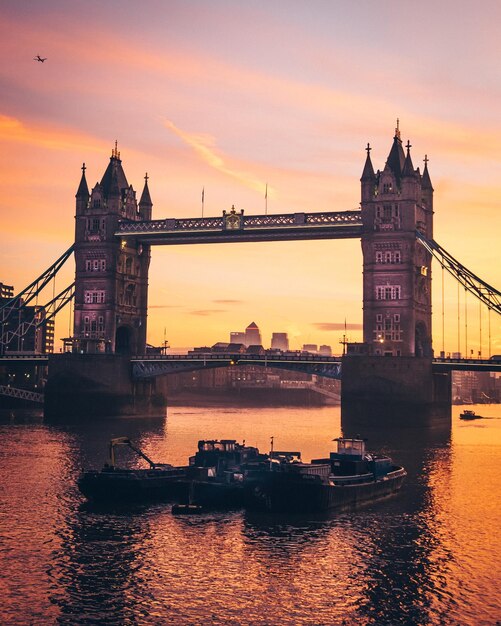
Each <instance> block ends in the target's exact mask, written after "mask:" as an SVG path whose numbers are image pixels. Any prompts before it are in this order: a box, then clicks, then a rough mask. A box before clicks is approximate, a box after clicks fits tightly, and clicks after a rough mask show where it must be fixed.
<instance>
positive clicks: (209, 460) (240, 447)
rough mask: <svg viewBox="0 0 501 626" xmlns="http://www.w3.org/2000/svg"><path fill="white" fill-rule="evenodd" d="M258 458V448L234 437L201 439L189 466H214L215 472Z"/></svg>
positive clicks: (218, 472)
mask: <svg viewBox="0 0 501 626" xmlns="http://www.w3.org/2000/svg"><path fill="white" fill-rule="evenodd" d="M258 458H259V450H258V449H257V448H254V447H252V446H246V445H245V442H244V443H242V444H240V443H238V442H237V441H236V440H235V439H221V440H219V439H201V440H200V441H199V442H198V451H197V453H196V454H195V456H191V457H190V466H196V467H214V468H216V472H217V474H220V473H221V472H223V471H224V470H227V469H230V468H234V467H236V466H240V465H242V464H243V463H248V462H250V461H254V460H256V459H258Z"/></svg>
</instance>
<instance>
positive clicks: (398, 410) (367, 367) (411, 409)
mask: <svg viewBox="0 0 501 626" xmlns="http://www.w3.org/2000/svg"><path fill="white" fill-rule="evenodd" d="M342 372H343V373H342V383H341V412H342V422H343V431H345V430H347V432H346V434H349V433H348V431H351V429H352V428H363V427H364V426H367V427H377V426H378V425H381V426H390V427H393V426H415V425H419V424H423V425H425V424H427V423H429V422H430V420H431V421H434V420H436V419H438V420H439V421H442V422H443V421H447V422H448V423H450V419H451V378H450V373H446V374H436V373H434V372H433V370H432V360H431V358H418V357H373V356H358V355H357V356H346V357H344V358H343V363H342ZM361 434H362V432H361Z"/></svg>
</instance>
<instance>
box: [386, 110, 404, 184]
mask: <svg viewBox="0 0 501 626" xmlns="http://www.w3.org/2000/svg"><path fill="white" fill-rule="evenodd" d="M404 163H405V155H404V149H403V148H402V140H401V139H400V128H399V120H397V127H396V128H395V136H394V137H393V144H392V146H391V150H390V153H389V155H388V158H387V159H386V166H387V167H389V168H390V170H391V171H392V172H393V174H394V175H395V178H396V179H397V182H400V178H401V177H402V169H403V167H404Z"/></svg>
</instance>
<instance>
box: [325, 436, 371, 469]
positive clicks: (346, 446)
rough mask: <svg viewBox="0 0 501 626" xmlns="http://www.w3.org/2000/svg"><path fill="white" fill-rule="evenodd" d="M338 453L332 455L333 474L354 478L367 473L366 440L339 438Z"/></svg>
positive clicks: (337, 440)
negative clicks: (353, 476)
mask: <svg viewBox="0 0 501 626" xmlns="http://www.w3.org/2000/svg"><path fill="white" fill-rule="evenodd" d="M334 441H336V442H337V450H336V452H331V453H330V463H331V469H332V473H333V474H335V475H338V476H352V475H356V474H363V473H364V472H366V471H367V469H368V468H367V459H366V453H365V440H364V439H359V438H355V439H352V438H348V437H338V438H337V439H334Z"/></svg>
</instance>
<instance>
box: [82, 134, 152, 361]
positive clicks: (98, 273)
mask: <svg viewBox="0 0 501 626" xmlns="http://www.w3.org/2000/svg"><path fill="white" fill-rule="evenodd" d="M151 208H152V203H151V198H150V193H149V189H148V176H145V184H144V189H143V193H142V195H141V199H140V201H139V204H138V203H137V200H136V192H135V191H134V189H133V187H132V185H129V183H128V182H127V178H126V176H125V173H124V170H123V168H122V161H121V160H120V153H119V152H118V150H117V145H116V143H115V148H114V150H113V151H112V154H111V158H110V162H109V164H108V167H107V168H106V171H105V172H104V174H103V177H102V179H101V182H99V183H96V185H95V186H94V188H93V189H92V191H91V192H90V193H89V189H88V186H87V181H86V178H85V164H84V166H83V167H82V178H81V181H80V185H79V187H78V191H77V194H76V226H75V261H76V277H75V282H76V285H75V314H74V336H73V338H72V339H73V345H74V350H75V351H78V352H84V353H86V352H108V353H123V354H127V353H132V354H144V351H145V346H146V318H147V300H148V268H149V264H150V250H149V247H148V246H146V245H141V244H139V243H137V242H135V241H134V240H129V241H128V242H125V241H122V240H121V239H120V238H118V237H116V235H115V233H116V232H117V230H118V224H119V222H120V221H122V220H126V221H139V220H150V219H151Z"/></svg>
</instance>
